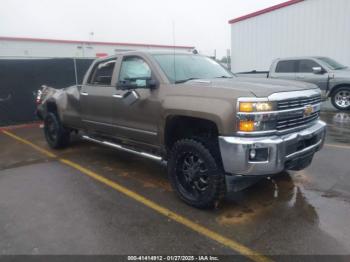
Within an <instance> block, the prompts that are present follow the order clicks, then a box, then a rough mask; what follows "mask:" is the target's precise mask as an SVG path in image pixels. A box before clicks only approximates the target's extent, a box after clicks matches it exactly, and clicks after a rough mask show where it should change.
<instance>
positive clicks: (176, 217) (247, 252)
mask: <svg viewBox="0 0 350 262" xmlns="http://www.w3.org/2000/svg"><path fill="white" fill-rule="evenodd" d="M2 132H3V133H4V134H6V135H7V136H9V137H11V138H13V139H15V140H17V141H19V142H21V143H23V144H26V145H28V146H31V147H32V148H34V149H35V150H37V151H39V152H40V153H42V154H45V155H46V156H48V157H51V158H57V159H58V160H59V161H60V162H61V163H63V164H65V165H67V166H70V167H71V168H73V169H76V170H78V171H80V172H81V173H82V174H84V175H87V176H89V177H90V178H92V179H94V180H96V181H98V182H100V183H102V184H105V185H107V186H109V187H111V188H113V189H115V190H116V191H118V192H120V193H122V194H124V195H126V196H128V197H129V198H132V199H134V200H135V201H137V202H139V203H141V204H143V205H145V206H147V207H149V208H150V209H153V210H154V211H156V212H158V213H159V214H162V215H164V216H166V217H168V218H170V219H172V220H173V221H176V222H178V223H179V224H182V225H184V226H186V227H187V228H189V229H191V230H193V231H195V232H197V233H199V234H201V235H203V236H206V237H207V238H209V239H211V240H214V241H216V242H218V243H220V244H222V245H224V246H226V247H228V248H230V249H232V250H233V251H235V252H238V253H239V254H241V255H243V256H246V257H248V258H250V259H251V260H253V261H256V262H268V261H272V260H271V259H269V258H268V257H266V256H264V255H262V254H260V253H258V252H256V251H254V250H252V249H250V248H249V247H246V246H244V245H242V244H240V243H239V242H237V241H235V240H233V239H230V238H227V237H225V236H223V235H221V234H219V233H216V232H214V231H212V230H210V229H208V228H206V227H205V226H202V225H200V224H198V223H195V222H193V221H192V220H190V219H188V218H186V217H184V216H182V215H180V214H177V213H175V212H173V211H171V210H170V209H168V208H166V207H163V206H161V205H159V204H157V203H155V202H153V201H152V200H150V199H148V198H146V197H144V196H142V195H140V194H138V193H136V192H134V191H132V190H130V189H128V188H126V187H124V186H122V185H120V184H118V183H116V182H114V181H112V180H110V179H108V178H105V177H103V176H102V175H99V174H98V173H96V172H94V171H92V170H89V169H87V168H85V167H83V166H81V165H79V164H77V163H75V162H73V161H70V160H68V159H64V158H60V157H58V156H57V155H55V154H53V153H51V152H50V151H48V150H46V149H44V148H41V147H39V146H37V145H35V144H33V143H32V142H30V141H28V140H26V139H23V138H21V137H19V136H17V135H15V134H13V133H11V132H9V131H4V130H3V131H2Z"/></svg>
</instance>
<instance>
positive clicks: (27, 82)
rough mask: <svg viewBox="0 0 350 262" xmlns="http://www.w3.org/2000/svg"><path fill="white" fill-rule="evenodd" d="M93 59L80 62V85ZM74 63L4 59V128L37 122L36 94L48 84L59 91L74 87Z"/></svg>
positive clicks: (0, 92) (0, 121) (0, 72)
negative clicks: (42, 86) (59, 89)
mask: <svg viewBox="0 0 350 262" xmlns="http://www.w3.org/2000/svg"><path fill="white" fill-rule="evenodd" d="M92 61H93V59H76V67H77V78H78V83H81V81H82V79H83V77H84V74H85V72H86V71H87V69H88V67H89V66H90V64H91V62H92ZM75 82H76V78H75V70H74V60H73V59H71V58H53V59H0V126H7V125H14V124H19V123H27V122H32V121H35V120H36V116H35V107H36V105H35V98H36V91H37V90H38V89H39V88H40V87H41V85H43V84H46V85H48V86H52V87H55V88H63V87H67V86H70V85H74V84H75Z"/></svg>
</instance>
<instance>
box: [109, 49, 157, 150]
mask: <svg viewBox="0 0 350 262" xmlns="http://www.w3.org/2000/svg"><path fill="white" fill-rule="evenodd" d="M117 79H118V80H117V81H118V82H117V94H116V95H115V101H114V106H113V108H114V110H113V123H114V127H115V133H116V134H117V135H118V136H120V137H124V138H127V139H129V140H132V141H134V142H139V143H143V144H148V145H153V146H154V145H157V143H158V123H159V119H160V109H161V107H160V99H159V98H158V94H159V89H153V88H150V87H148V85H147V83H148V81H149V80H151V79H152V80H156V79H157V76H156V75H155V74H154V73H153V72H152V69H151V66H150V64H149V63H148V62H147V61H146V59H145V58H143V57H141V56H134V55H133V56H124V57H123V60H122V62H121V65H120V70H119V74H118V78H117ZM131 92H133V93H134V94H136V98H135V97H134V98H133V99H131V98H130V97H132V95H130V94H131Z"/></svg>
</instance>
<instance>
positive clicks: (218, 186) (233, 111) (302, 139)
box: [38, 51, 325, 208]
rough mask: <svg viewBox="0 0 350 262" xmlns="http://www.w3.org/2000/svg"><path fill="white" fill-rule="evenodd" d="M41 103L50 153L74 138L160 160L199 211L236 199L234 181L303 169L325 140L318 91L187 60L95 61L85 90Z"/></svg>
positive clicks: (185, 56) (184, 56) (56, 94)
mask: <svg viewBox="0 0 350 262" xmlns="http://www.w3.org/2000/svg"><path fill="white" fill-rule="evenodd" d="M38 102H39V106H38V114H39V116H41V117H42V118H43V119H44V133H45V137H46V140H47V142H48V144H49V145H50V146H51V147H52V148H62V147H65V146H67V145H68V144H69V140H70V134H71V132H73V131H75V132H78V133H79V134H81V136H82V138H83V139H85V140H88V141H91V142H95V143H99V144H102V145H106V146H110V147H113V148H116V149H119V150H123V151H126V152H128V153H134V154H137V155H140V156H142V157H146V158H150V159H153V160H156V161H162V162H164V163H166V164H167V170H168V175H169V179H170V182H171V184H172V186H173V188H174V191H175V192H176V193H177V194H178V196H179V197H180V198H181V199H182V200H183V201H185V202H186V203H188V204H190V205H192V206H195V207H199V208H204V207H212V206H214V205H215V204H216V203H218V201H219V200H220V199H221V198H222V197H223V196H224V195H225V194H226V193H227V192H232V191H237V187H236V183H237V181H242V180H243V181H251V180H255V179H260V178H263V177H267V176H272V175H274V174H278V173H279V172H281V171H283V170H300V169H302V168H305V167H306V166H308V165H309V164H310V163H311V161H312V158H313V156H314V154H315V152H316V151H318V150H320V149H321V147H322V145H323V141H324V137H325V123H324V122H322V121H320V119H319V114H320V102H321V93H320V89H319V88H317V86H316V85H314V84H309V83H302V82H296V81H286V80H270V79H257V78H256V79H254V78H252V79H249V78H238V77H235V76H234V75H233V74H232V73H231V72H229V71H227V70H226V69H225V68H223V67H222V66H221V65H219V64H218V63H217V62H215V61H213V60H212V59H210V58H207V57H204V56H201V55H195V54H190V53H175V54H174V53H158V52H136V51H135V52H125V53H120V54H117V55H114V56H111V57H108V58H103V59H97V60H96V61H95V62H94V63H93V64H92V65H91V67H90V69H89V70H88V72H87V73H86V75H85V77H84V80H83V83H82V85H74V86H70V87H67V88H64V89H59V90H58V89H54V88H50V87H45V88H44V89H43V90H42V92H41V94H40V95H39V97H38Z"/></svg>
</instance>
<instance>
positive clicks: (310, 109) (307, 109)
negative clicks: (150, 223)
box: [304, 105, 314, 117]
mask: <svg viewBox="0 0 350 262" xmlns="http://www.w3.org/2000/svg"><path fill="white" fill-rule="evenodd" d="M313 112H314V108H313V107H312V106H311V105H307V106H305V107H304V117H308V116H310V115H311V114H312V113H313Z"/></svg>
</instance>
